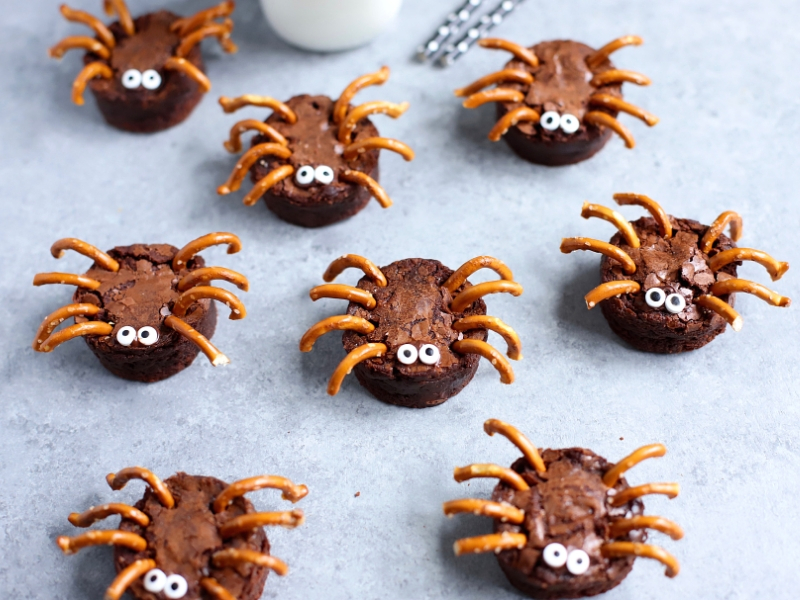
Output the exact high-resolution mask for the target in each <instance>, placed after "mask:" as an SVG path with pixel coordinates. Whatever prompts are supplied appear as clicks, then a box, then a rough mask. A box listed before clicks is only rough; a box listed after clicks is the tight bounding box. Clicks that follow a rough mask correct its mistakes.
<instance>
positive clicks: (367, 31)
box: [261, 0, 403, 52]
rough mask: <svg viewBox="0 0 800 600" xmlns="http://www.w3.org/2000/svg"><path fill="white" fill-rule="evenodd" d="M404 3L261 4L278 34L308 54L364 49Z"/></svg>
mask: <svg viewBox="0 0 800 600" xmlns="http://www.w3.org/2000/svg"><path fill="white" fill-rule="evenodd" d="M402 2H403V0H261V7H262V8H263V9H264V15H265V16H266V18H267V20H268V21H269V23H270V25H271V26H272V28H273V29H274V30H275V32H276V33H277V34H278V35H279V36H281V37H282V38H283V39H284V40H286V41H287V42H289V43H290V44H292V45H294V46H298V47H300V48H304V49H305V50H315V51H320V52H335V51H337V50H347V49H350V48H356V47H357V46H362V45H363V44H366V43H367V42H369V41H370V40H372V39H373V38H374V37H375V36H377V35H378V34H379V33H380V32H381V31H383V29H384V28H385V27H386V26H387V25H389V23H391V22H392V20H393V19H394V18H395V16H397V12H398V11H399V10H400V5H401V4H402Z"/></svg>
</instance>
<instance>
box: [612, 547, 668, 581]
mask: <svg viewBox="0 0 800 600" xmlns="http://www.w3.org/2000/svg"><path fill="white" fill-rule="evenodd" d="M600 551H601V552H602V553H603V556H610V557H615V556H643V557H646V558H654V559H655V560H657V561H659V562H660V563H662V564H663V565H664V566H666V567H667V571H666V573H664V574H665V575H666V576H667V577H675V576H676V575H677V574H678V571H680V565H679V564H678V561H677V560H676V559H675V557H674V556H672V555H671V554H670V553H669V552H667V551H666V550H664V549H663V548H659V547H658V546H651V545H650V544H637V543H634V542H611V543H609V544H603V545H602V546H600Z"/></svg>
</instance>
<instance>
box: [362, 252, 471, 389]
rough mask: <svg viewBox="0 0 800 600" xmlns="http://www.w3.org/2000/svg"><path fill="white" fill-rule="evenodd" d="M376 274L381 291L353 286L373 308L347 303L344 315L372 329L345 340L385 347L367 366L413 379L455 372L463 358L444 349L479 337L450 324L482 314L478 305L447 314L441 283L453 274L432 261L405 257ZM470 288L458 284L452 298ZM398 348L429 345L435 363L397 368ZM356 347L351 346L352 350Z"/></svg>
mask: <svg viewBox="0 0 800 600" xmlns="http://www.w3.org/2000/svg"><path fill="white" fill-rule="evenodd" d="M381 271H382V272H383V274H384V276H385V277H386V280H387V282H388V284H387V286H386V287H379V286H378V285H377V284H376V283H375V282H374V281H373V280H372V279H370V278H368V277H364V278H362V279H361V280H360V281H359V282H358V287H359V288H361V289H364V290H368V291H369V292H370V293H371V294H372V295H373V297H374V298H375V301H376V303H377V304H376V306H375V308H373V309H372V310H369V309H366V308H364V307H363V306H361V305H359V304H356V303H354V302H351V303H350V306H349V307H348V309H347V314H349V315H356V316H359V317H362V318H364V319H366V320H368V321H369V322H370V323H372V324H373V325H375V330H374V331H372V332H371V333H368V334H366V335H360V334H355V333H354V332H348V334H350V335H352V336H353V337H352V338H351V337H350V335H348V338H350V339H351V340H357V341H358V342H361V343H367V342H371V343H376V342H380V343H383V344H386V346H387V352H386V355H385V356H382V357H380V358H373V359H370V362H371V361H375V364H386V363H388V364H390V365H392V367H393V368H394V369H396V370H397V371H398V372H400V373H401V374H403V375H407V376H411V377H415V376H417V377H418V376H424V375H426V374H433V373H435V372H439V371H441V370H442V369H449V368H454V367H458V366H459V365H460V364H461V361H463V360H464V357H463V356H462V355H460V354H456V353H455V352H453V351H452V350H451V349H450V345H451V344H452V343H453V342H455V341H456V340H458V339H461V338H462V337H479V334H478V333H476V332H474V331H472V332H471V331H466V332H464V333H463V335H461V334H459V332H457V331H455V330H454V329H453V328H452V324H453V322H454V321H456V320H458V319H460V318H462V317H465V316H467V315H475V314H477V315H484V314H486V305H485V304H484V303H483V301H482V300H481V301H478V302H475V303H473V304H472V306H470V307H469V308H467V310H465V311H464V312H461V313H454V312H452V311H451V310H450V303H451V302H452V300H453V297H454V296H453V295H451V294H450V292H448V291H447V290H446V289H445V288H444V287H442V284H443V283H444V282H445V281H447V278H448V277H450V275H452V273H453V271H452V270H451V269H448V268H447V267H445V266H444V265H443V264H442V263H440V262H439V261H437V260H428V259H422V258H409V259H406V260H400V261H397V262H395V263H392V264H391V265H389V266H387V267H382V268H381ZM471 286H472V284H470V283H469V282H466V283H464V285H463V286H462V287H461V288H459V289H458V290H456V295H457V294H458V293H459V292H460V291H462V290H464V289H466V288H468V287H471ZM480 339H484V338H483V337H480ZM403 344H411V345H413V346H415V347H416V348H417V350H418V351H419V349H420V348H421V347H422V346H423V345H424V344H433V345H434V346H436V347H437V348H438V349H439V353H440V354H441V358H440V360H439V362H438V363H437V364H435V365H426V364H424V363H422V362H421V361H419V360H417V362H415V363H413V364H410V365H406V364H403V363H401V362H400V361H398V360H397V350H398V349H399V348H400V346H402V345H403ZM358 345H360V344H359V343H353V344H352V346H353V347H355V346H358ZM349 350H350V348H348V351H349Z"/></svg>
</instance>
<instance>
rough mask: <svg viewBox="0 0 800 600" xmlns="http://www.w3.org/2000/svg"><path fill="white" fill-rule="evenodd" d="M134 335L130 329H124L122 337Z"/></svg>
mask: <svg viewBox="0 0 800 600" xmlns="http://www.w3.org/2000/svg"><path fill="white" fill-rule="evenodd" d="M132 334H133V332H132V331H131V330H130V329H124V330H123V331H122V335H132Z"/></svg>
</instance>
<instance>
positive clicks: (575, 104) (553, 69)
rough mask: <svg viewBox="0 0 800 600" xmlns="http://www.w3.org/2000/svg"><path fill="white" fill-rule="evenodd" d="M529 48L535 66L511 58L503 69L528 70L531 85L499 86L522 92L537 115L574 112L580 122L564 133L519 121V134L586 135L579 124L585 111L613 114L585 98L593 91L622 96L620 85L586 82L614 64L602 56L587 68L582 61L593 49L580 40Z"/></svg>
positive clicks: (548, 136) (565, 137)
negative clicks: (537, 64)
mask: <svg viewBox="0 0 800 600" xmlns="http://www.w3.org/2000/svg"><path fill="white" fill-rule="evenodd" d="M530 50H532V51H533V53H534V54H536V56H537V57H538V59H539V66H538V67H536V68H533V67H531V66H530V65H528V64H527V63H525V62H522V61H520V60H518V59H513V60H511V61H509V62H508V63H506V66H505V68H507V69H522V70H525V71H528V72H529V73H530V74H531V75H533V78H534V81H533V83H532V84H531V85H524V84H516V83H504V84H501V86H500V87H503V88H512V89H516V90H520V91H522V92H524V93H525V94H526V96H525V105H526V106H530V107H531V108H533V109H535V110H536V111H538V112H539V114H544V113H545V112H547V111H555V112H557V113H558V114H559V115H564V114H571V115H574V116H575V117H577V118H578V120H579V121H580V122H581V127H580V129H578V131H576V132H575V133H572V134H568V133H565V132H563V131H562V130H561V129H556V130H555V131H548V130H546V129H543V128H542V127H541V126H539V125H537V124H534V123H530V122H522V123H519V124H518V125H516V127H518V128H519V130H520V131H521V132H522V133H525V134H527V135H540V136H541V137H542V138H543V139H553V140H556V139H557V140H559V141H560V140H562V139H563V140H575V139H578V138H579V137H580V136H581V135H585V134H586V130H587V125H584V124H583V117H584V115H585V114H586V113H587V112H589V110H599V111H601V112H606V113H608V114H610V115H613V116H616V115H617V113H616V112H615V111H611V110H608V109H605V108H602V107H597V106H592V107H591V108H590V107H589V97H590V96H591V95H592V94H595V93H603V94H608V95H611V96H614V97H616V98H622V84H619V83H615V84H609V85H604V86H600V87H595V86H593V85H591V84H590V83H589V82H590V81H591V80H592V78H593V77H594V76H595V75H597V74H598V73H603V72H605V71H609V70H611V69H614V68H615V67H614V64H613V63H612V62H611V61H610V60H608V59H606V60H604V61H603V62H602V63H601V64H600V65H599V66H597V67H596V68H595V69H590V68H589V67H588V66H587V64H586V58H587V57H588V56H589V55H591V54H593V53H594V52H595V50H594V48H591V47H590V46H587V45H586V44H581V43H580V42H573V41H569V40H555V41H551V42H541V43H539V44H536V45H535V46H531V48H530ZM503 106H504V107H505V108H506V109H507V110H511V109H513V108H515V107H516V106H517V105H515V104H511V103H503ZM592 127H593V126H592ZM595 129H596V128H595Z"/></svg>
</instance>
